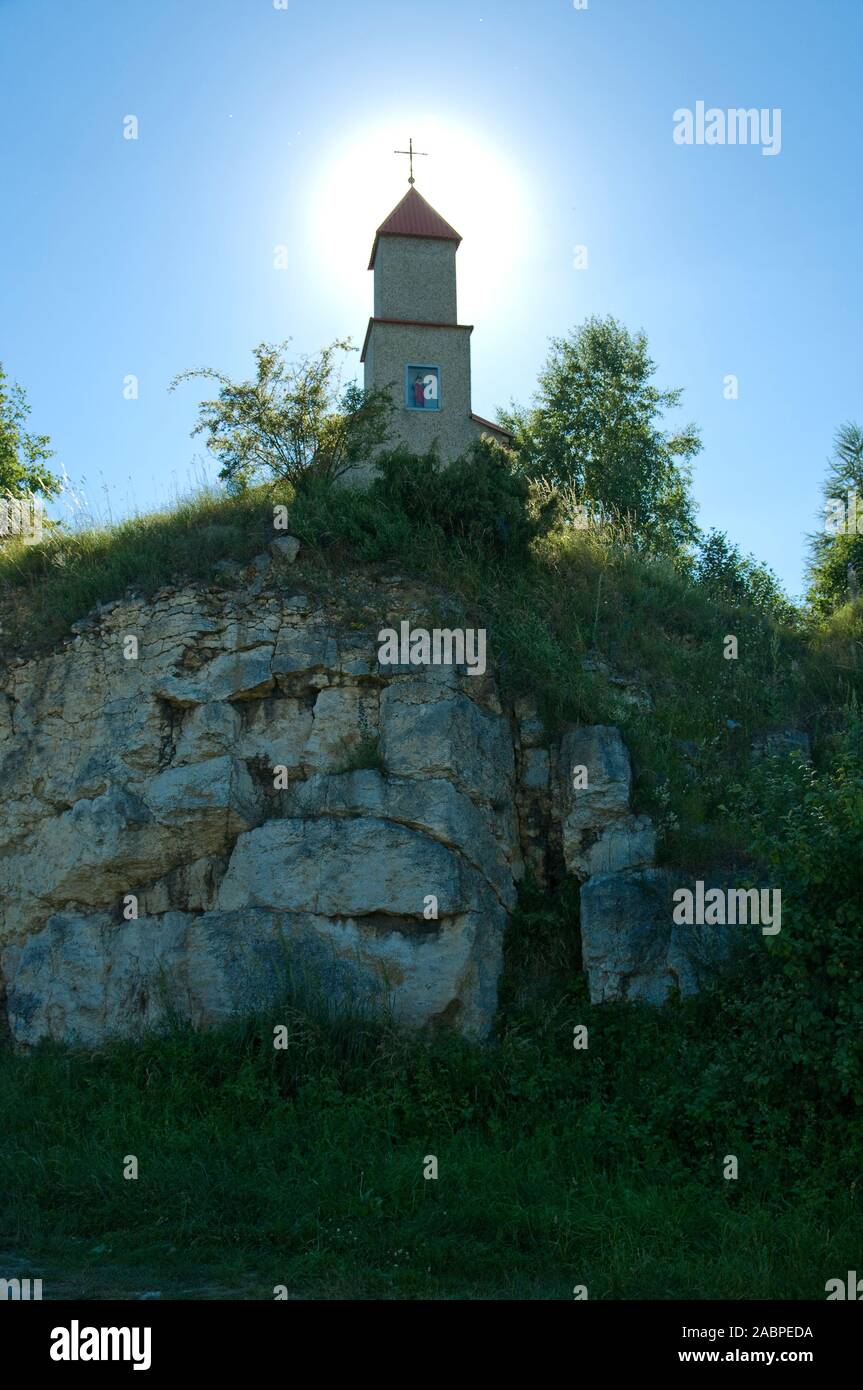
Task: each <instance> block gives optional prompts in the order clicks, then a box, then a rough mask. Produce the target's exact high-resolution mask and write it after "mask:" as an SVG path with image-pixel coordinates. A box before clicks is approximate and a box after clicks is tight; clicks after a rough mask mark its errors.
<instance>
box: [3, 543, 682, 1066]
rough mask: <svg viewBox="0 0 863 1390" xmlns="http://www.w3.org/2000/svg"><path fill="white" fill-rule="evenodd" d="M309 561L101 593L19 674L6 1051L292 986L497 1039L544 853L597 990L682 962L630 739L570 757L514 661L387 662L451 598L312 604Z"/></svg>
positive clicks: (8, 770)
mask: <svg viewBox="0 0 863 1390" xmlns="http://www.w3.org/2000/svg"><path fill="white" fill-rule="evenodd" d="M297 550H298V543H297V542H295V541H292V539H291V538H289V537H286V538H283V539H281V540H280V541H279V542H278V543H277V544H275V545H274V546H273V547H271V554H270V555H264V556H259V557H258V559H257V560H256V561H255V562H253V563H252V565H251V566H250V567H248V569H247V570H246V571H245V575H244V576H240V578H241V580H242V582H240V584H239V586H238V587H226V586H230V585H231V584H233V583H234V582H235V581H236V580H237V578H238V573H237V569H238V567H236V566H230V567H228V566H226V567H225V572H226V574H225V580H224V582H223V583H220V584H214V585H211V586H202V585H188V586H186V587H182V588H166V589H165V590H163V591H161V592H160V593H159V594H157V595H156V596H155V597H154V598H152V599H150V600H148V601H144V600H143V599H136V598H134V597H132V598H127V599H125V600H123V601H121V602H117V603H114V604H111V605H108V606H106V607H104V608H102V609H100V610H98V611H97V612H96V613H94V614H93V615H91V616H90V617H89V618H87V619H85V620H83V621H82V622H80V623H78V624H76V625H75V629H74V631H75V633H76V635H75V636H74V638H72V639H70V640H69V641H67V642H66V643H65V644H64V645H63V646H62V647H61V649H60V650H57V651H54V652H52V653H51V654H49V655H45V656H40V657H36V658H32V659H29V660H27V659H22V658H17V659H15V660H13V661H12V662H10V663H9V664H8V665H7V666H6V667H5V668H4V669H3V670H2V672H0V788H2V791H0V800H2V810H3V816H2V827H0V901H2V903H3V917H2V922H0V1014H2V1013H3V1012H5V1024H4V1026H5V1025H8V1028H9V1030H10V1031H11V1034H12V1037H13V1039H14V1040H15V1041H16V1042H17V1043H18V1044H20V1045H22V1046H24V1047H27V1046H31V1045H33V1044H35V1043H36V1042H38V1041H39V1040H40V1039H42V1038H46V1037H52V1038H56V1039H62V1040H68V1041H73V1042H79V1043H83V1044H86V1045H96V1044H99V1043H100V1042H102V1041H104V1040H105V1039H107V1038H109V1037H110V1036H112V1035H118V1034H119V1035H132V1036H134V1035H135V1034H137V1033H138V1032H140V1031H141V1030H142V1029H143V1028H145V1027H149V1026H153V1025H158V1024H159V1022H160V1021H161V1020H163V1019H164V1018H165V1016H166V1014H168V1013H170V1012H172V1011H173V1012H176V1013H178V1014H180V1015H182V1016H185V1017H188V1018H190V1019H192V1020H193V1021H194V1022H195V1023H196V1024H198V1025H201V1026H207V1025H210V1024H213V1023H215V1022H218V1021H219V1020H221V1019H224V1018H226V1017H227V1016H229V1015H230V1014H232V1013H234V1012H236V1011H238V1010H249V1009H253V1008H256V1007H258V1006H260V1005H263V1004H265V1003H266V1002H267V1001H268V1000H270V999H272V998H273V997H276V996H278V995H279V993H280V991H282V990H283V989H284V987H285V982H286V978H287V977H289V976H292V975H293V974H294V972H295V971H296V970H298V969H301V970H302V971H303V973H304V976H311V977H313V978H314V980H315V981H316V982H317V987H318V988H320V989H321V990H322V991H323V992H324V994H325V995H326V996H327V998H328V999H329V1000H331V1001H336V1002H337V1003H339V1004H341V1002H342V1001H344V1002H345V1004H347V1003H348V1002H350V1003H351V1004H352V1006H356V1007H365V1006H366V1004H374V1005H375V1006H376V1007H377V1006H379V1005H382V1004H383V1005H386V1006H388V1007H390V1008H391V1009H392V1010H393V1012H394V1014H395V1016H396V1017H397V1018H398V1019H399V1020H401V1021H402V1022H403V1023H405V1024H406V1025H408V1026H410V1027H415V1028H419V1027H424V1026H437V1025H447V1026H453V1027H456V1028H458V1029H460V1030H461V1031H463V1032H465V1033H468V1034H471V1035H476V1036H482V1035H484V1034H485V1033H487V1032H488V1030H489V1027H490V1025H491V1022H492V1019H493V1016H494V1011H495V1008H496V1003H497V983H498V978H499V974H500V969H501V963H502V951H503V934H504V929H505V925H506V921H507V917H508V914H509V913H510V911H511V910H512V908H513V907H514V905H515V902H516V886H517V883H518V881H519V879H520V878H521V876H522V874H523V872H524V870H525V867H526V866H527V867H529V868H530V869H531V871H532V872H533V873H535V874H536V876H537V877H538V878H539V879H540V880H541V881H543V880H544V881H553V880H555V879H556V878H559V877H560V876H562V875H563V874H565V873H569V874H573V875H575V876H576V877H577V878H578V879H579V880H581V881H582V882H583V884H584V887H583V890H582V900H583V919H584V921H583V935H584V961H585V966H586V969H587V972H588V976H589V980H590V987H591V992H592V995H593V997H594V998H596V999H605V998H616V997H620V996H621V995H622V994H627V995H628V996H629V997H633V996H637V997H642V998H651V999H654V998H655V999H659V998H661V997H663V995H664V992H666V991H667V989H668V987H669V981H670V980H671V975H672V974H673V973H674V971H675V970H677V971H678V974H680V973H681V971H683V973H685V970H684V967H683V966H680V965H679V962H678V955H679V951H678V946H677V944H676V943H675V940H674V939H673V938H670V937H669V927H668V922H666V921H665V919H664V918H662V917H661V913H659V912H658V910H656V909H655V902H654V899H655V897H656V892H655V889H656V887H657V885H658V882H659V880H655V879H654V878H653V877H651V875H652V874H654V873H655V871H653V870H651V869H650V868H649V865H650V864H651V863H652V857H653V849H654V835H653V830H652V827H651V824H650V822H649V820H648V819H647V818H646V817H643V816H635V815H633V814H632V811H631V809H630V790H631V788H630V783H631V775H630V766H629V757H628V754H627V751H626V748H625V746H624V744H623V741H622V739H621V736H620V733H619V731H618V730H617V729H616V728H612V727H607V726H587V727H571V728H568V729H566V730H565V731H564V733H563V735H562V737H560V738H558V739H557V740H554V741H549V740H548V739H547V738H546V736H545V735H544V732H543V728H542V724H541V722H540V721H539V719H538V718H537V716H536V711H535V710H533V709H532V708H531V707H530V706H529V705H524V704H518V705H516V707H515V708H505V707H504V705H503V703H502V701H501V696H500V692H499V690H498V686H497V682H496V678H495V675H494V672H493V669H492V668H491V666H490V667H489V670H488V672H487V673H486V674H484V675H481V676H476V675H472V674H468V672H467V670H466V669H464V668H454V667H446V666H437V667H436V666H404V667H398V666H382V665H381V664H379V661H378V645H379V644H378V637H377V634H378V632H379V631H380V629H381V628H383V627H394V626H397V625H398V623H399V622H400V621H401V620H403V619H408V621H410V622H411V623H412V624H413V625H414V626H418V625H419V626H426V627H429V626H431V625H432V624H431V623H430V621H429V620H428V619H427V618H425V619H424V616H423V615H424V614H428V613H429V612H432V611H435V612H437V611H439V609H438V606H439V604H440V602H441V596H440V595H431V594H428V593H427V592H425V591H423V590H421V589H419V588H417V587H416V586H412V585H411V584H409V583H407V582H406V581H402V580H399V579H394V580H387V581H384V580H376V581H374V582H372V581H371V580H368V581H366V580H363V579H361V578H359V577H358V576H356V575H354V576H353V577H351V578H349V579H344V580H343V581H340V582H338V583H333V584H331V585H330V587H329V589H328V592H327V593H326V596H325V597H323V598H316V597H313V596H310V595H309V594H308V593H303V592H297V591H295V590H296V588H298V587H299V581H298V580H297V579H296V577H295V576H296V573H297V571H296V568H295V567H294V562H295V560H296V557H297ZM229 576H230V577H229ZM490 651H491V648H490ZM651 894H652V895H653V896H652V897H651V896H650V895H651ZM645 895H647V896H645ZM648 898H650V902H651V903H653V906H652V907H651V906H649V905H648V903H647V899H648ZM668 921H669V922H670V916H669V919H668ZM681 949H682V947H681ZM669 962H671V963H672V964H669ZM675 962H677V963H675ZM687 978H688V977H687ZM622 981H626V982H627V983H626V984H625V985H624V984H622V983H621V982H622ZM0 1022H3V1019H2V1018H0Z"/></svg>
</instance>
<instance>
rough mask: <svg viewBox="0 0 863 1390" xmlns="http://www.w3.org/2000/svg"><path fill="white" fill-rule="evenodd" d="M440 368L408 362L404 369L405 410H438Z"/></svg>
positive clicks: (439, 406)
mask: <svg viewBox="0 0 863 1390" xmlns="http://www.w3.org/2000/svg"><path fill="white" fill-rule="evenodd" d="M440 408H441V393H440V367H436V366H429V365H428V364H426V365H425V366H423V365H422V364H421V363H416V362H409V363H408V365H407V366H406V367H405V409H406V410H440Z"/></svg>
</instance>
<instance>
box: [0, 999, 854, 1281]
mask: <svg viewBox="0 0 863 1390" xmlns="http://www.w3.org/2000/svg"><path fill="white" fill-rule="evenodd" d="M573 1020H578V1021H580V1022H584V1023H586V1024H587V1025H588V1027H589V1036H590V1046H589V1048H588V1050H587V1051H583V1052H575V1051H573V1049H572V1045H571V1037H572V1024H573ZM274 1021H276V1022H286V1023H287V1024H288V1028H289V1036H290V1044H289V1047H288V1049H287V1050H285V1051H276V1050H274V1049H273V1047H272V1037H273V1031H272V1029H273V1022H274ZM702 1030H703V1017H702V1015H701V1013H700V1012H699V1006H698V1005H697V1004H696V1005H692V1006H690V1007H689V1008H688V1009H687V1008H683V1007H681V1010H680V1012H679V1013H678V1014H677V1015H676V1016H675V1014H674V1012H673V1011H672V1013H671V1014H670V1015H669V1016H666V1017H664V1019H663V1015H661V1014H656V1013H652V1012H651V1011H645V1010H639V1009H627V1008H625V1007H624V1008H620V1009H611V1010H609V1009H603V1010H598V1009H593V1008H591V1006H590V1005H589V1004H588V1003H587V1001H586V999H585V997H584V994H583V992H582V990H581V986H580V983H579V984H577V985H575V986H574V987H573V988H572V989H571V990H570V991H569V992H568V993H567V994H566V995H565V996H563V997H560V998H558V999H557V1000H556V1001H555V1002H553V1003H548V1002H546V1003H545V1004H543V1005H542V1006H540V1007H534V1009H533V1011H532V1012H531V1011H527V1012H523V1011H522V1012H519V1011H516V1012H514V1013H512V1014H511V1015H510V1017H509V1019H508V1020H507V1021H506V1022H505V1024H504V1027H503V1029H502V1031H501V1035H500V1037H499V1038H498V1039H497V1040H496V1042H495V1043H494V1045H492V1046H489V1047H486V1048H480V1047H477V1046H475V1045H471V1044H469V1043H466V1042H463V1041H460V1040H459V1039H456V1038H452V1037H450V1038H442V1039H438V1040H436V1041H434V1042H431V1043H423V1042H416V1041H409V1040H406V1039H405V1038H403V1037H401V1036H400V1035H399V1034H398V1033H397V1032H396V1031H395V1030H394V1029H393V1028H392V1027H391V1026H390V1025H388V1024H387V1023H385V1022H380V1023H375V1022H374V1021H373V1020H370V1019H369V1017H368V1016H367V1015H366V1016H362V1017H357V1018H355V1019H352V1018H350V1017H347V1018H342V1019H341V1020H334V1019H332V1018H330V1017H326V1018H325V1017H323V1015H322V1013H321V1011H320V1009H319V1008H316V1007H315V1005H314V1003H311V1004H310V1003H309V1001H308V1000H305V1001H302V1002H301V1003H300V1004H297V1003H296V1002H293V1003H288V1002H287V1001H286V1003H285V1005H284V1007H283V1008H282V1009H281V1010H279V1009H277V1010H275V1011H274V1012H273V1013H272V1014H271V1015H268V1016H265V1017H261V1018H258V1019H252V1020H247V1021H246V1022H245V1023H243V1024H239V1023H238V1024H236V1025H232V1026H229V1027H226V1028H223V1029H222V1030H220V1031H219V1032H217V1033H211V1034H207V1035H195V1034H193V1033H191V1032H188V1031H184V1030H182V1029H178V1030H175V1031H174V1032H173V1033H172V1034H170V1035H169V1036H167V1037H163V1038H155V1037H152V1038H149V1039H147V1040H145V1042H144V1043H142V1044H130V1043H121V1044H116V1045H114V1046H113V1047H110V1048H109V1049H107V1050H105V1051H104V1052H102V1053H99V1054H88V1053H82V1052H75V1051H74V1050H68V1049H58V1048H54V1047H47V1046H46V1047H42V1048H40V1049H38V1050H37V1051H36V1052H35V1053H34V1054H33V1055H31V1056H29V1057H20V1056H13V1055H11V1054H9V1053H5V1054H2V1055H0V1106H2V1110H3V1113H4V1117H5V1121H6V1123H5V1126H4V1134H3V1138H2V1140H0V1163H2V1171H3V1174H4V1183H3V1195H2V1199H0V1250H2V1249H4V1248H7V1247H8V1248H12V1247H14V1249H15V1252H16V1259H17V1261H18V1264H19V1266H20V1267H21V1268H25V1267H26V1269H28V1270H32V1272H33V1273H34V1275H35V1276H37V1277H38V1276H39V1275H41V1276H42V1277H43V1278H45V1280H46V1294H47V1296H49V1297H50V1296H51V1291H52V1280H53V1281H54V1287H55V1288H58V1289H59V1288H65V1287H68V1286H69V1284H70V1281H71V1283H72V1285H73V1286H74V1287H76V1288H78V1289H80V1290H84V1291H88V1290H89V1291H90V1292H92V1291H94V1290H101V1291H102V1293H103V1296H107V1294H108V1293H110V1292H114V1293H117V1294H120V1295H122V1294H123V1293H124V1292H125V1293H126V1294H127V1295H129V1294H130V1293H134V1292H135V1291H136V1290H141V1289H159V1290H162V1291H163V1292H164V1293H165V1294H166V1295H167V1294H168V1293H171V1292H173V1293H175V1294H178V1295H180V1296H182V1295H183V1291H184V1290H191V1291H192V1292H193V1295H194V1296H196V1297H200V1296H204V1297H207V1296H217V1295H218V1294H219V1292H220V1291H224V1290H226V1289H230V1290H234V1291H238V1292H239V1295H240V1296H243V1297H250V1298H255V1297H260V1298H270V1297H272V1296H273V1293H272V1291H273V1288H274V1287H275V1286H276V1285H280V1284H284V1285H286V1286H287V1288H288V1290H289V1293H290V1296H291V1297H300V1298H310V1297H329V1298H407V1299H419V1298H431V1299H450V1298H458V1297H469V1298H494V1299H507V1298H543V1299H548V1298H551V1299H558V1298H559V1299H568V1298H571V1297H572V1288H573V1286H574V1285H575V1284H576V1283H584V1284H586V1285H587V1286H588V1290H589V1296H590V1297H591V1298H594V1299H595V1298H661V1299H665V1298H687V1297H695V1298H706V1297H714V1298H728V1299H734V1298H787V1299H799V1298H817V1297H820V1296H822V1290H823V1286H824V1283H825V1282H826V1280H827V1279H828V1278H830V1277H833V1276H834V1275H835V1274H836V1272H837V1271H843V1270H845V1269H848V1268H854V1267H855V1260H856V1259H857V1258H858V1255H859V1241H860V1235H861V1226H860V1213H859V1209H858V1208H857V1207H856V1206H855V1202H854V1199H853V1195H852V1194H851V1193H849V1190H848V1183H847V1173H846V1172H845V1167H844V1163H843V1158H842V1148H841V1144H836V1145H832V1144H830V1143H827V1144H825V1143H824V1141H823V1137H822V1141H821V1150H820V1162H819V1163H816V1164H815V1165H814V1166H812V1164H811V1159H812V1153H814V1152H815V1151H816V1148H815V1147H813V1149H812V1153H807V1154H800V1153H798V1154H797V1155H792V1156H789V1154H788V1152H787V1151H785V1149H784V1148H783V1146H782V1145H781V1144H778V1143H777V1144H775V1145H774V1144H771V1143H770V1142H766V1143H765V1142H764V1141H763V1138H762V1140H759V1139H758V1138H757V1136H755V1135H753V1134H752V1133H746V1132H745V1129H746V1121H745V1120H744V1119H738V1120H737V1121H736V1122H734V1123H732V1124H731V1126H730V1127H729V1125H728V1123H727V1121H726V1119H725V1118H724V1116H723V1117H722V1118H720V1119H719V1120H718V1121H713V1120H711V1118H710V1116H709V1114H708V1113H707V1111H706V1110H705V1112H704V1113H703V1114H702V1116H701V1119H700V1120H699V1121H698V1122H697V1124H696V1125H695V1127H694V1128H693V1126H692V1121H691V1117H690V1120H689V1121H687V1120H686V1110H687V1104H686V1103H685V1101H684V1097H685V1095H686V1092H687V1088H689V1087H691V1084H692V1080H693V1077H692V1075H691V1074H689V1073H691V1071H692V1067H691V1066H687V1065H686V1064H685V1063H684V1071H685V1072H686V1073H687V1076H686V1078H685V1080H684V1081H683V1082H681V1083H678V1082H674V1083H672V1084H671V1085H669V1084H668V1083H667V1082H666V1081H663V1080H662V1077H663V1068H664V1069H665V1074H666V1076H672V1077H673V1076H674V1075H675V1072H674V1052H675V1050H676V1049H677V1048H679V1047H680V1046H681V1045H686V1046H688V1047H689V1048H692V1047H695V1046H696V1045H697V1038H698V1035H699V1032H701V1031H702ZM695 1060H697V1059H693V1061H695ZM678 1087H679V1089H678ZM669 1106H670V1107H671V1112H672V1113H669ZM675 1109H677V1110H679V1114H678V1115H677V1116H676V1118H677V1119H678V1120H680V1124H681V1127H680V1132H679V1133H676V1132H675V1129H674V1127H673V1124H671V1123H670V1121H673V1120H674V1118H675V1115H674V1113H673V1112H674V1111H675ZM834 1137H835V1136H834ZM729 1151H733V1152H735V1153H737V1154H738V1155H739V1156H740V1162H741V1178H740V1180H739V1181H737V1182H729V1181H726V1180H724V1179H723V1177H722V1160H723V1156H724V1154H725V1153H727V1152H729ZM130 1154H134V1155H135V1156H136V1157H137V1159H138V1163H139V1177H138V1178H137V1180H124V1178H123V1177H122V1172H123V1166H124V1163H125V1161H126V1159H127V1156H128V1155H130ZM431 1154H433V1155H435V1156H436V1157H437V1160H438V1165H439V1170H438V1172H439V1176H438V1178H437V1179H436V1180H427V1179H425V1178H424V1177H423V1168H424V1164H425V1161H426V1159H427V1156H428V1155H431Z"/></svg>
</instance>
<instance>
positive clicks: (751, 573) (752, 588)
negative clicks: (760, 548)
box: [693, 530, 795, 621]
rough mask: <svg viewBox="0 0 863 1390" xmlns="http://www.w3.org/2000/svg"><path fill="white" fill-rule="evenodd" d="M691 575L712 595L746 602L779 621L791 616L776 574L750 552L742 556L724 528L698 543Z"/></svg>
mask: <svg viewBox="0 0 863 1390" xmlns="http://www.w3.org/2000/svg"><path fill="white" fill-rule="evenodd" d="M693 576H694V578H695V580H696V582H697V583H698V584H700V585H701V586H702V588H704V589H706V590H707V591H708V593H710V594H712V595H713V597H715V598H718V599H722V600H725V601H726V602H728V603H733V604H738V605H747V606H748V607H750V608H753V609H754V610H755V611H756V612H758V613H764V614H767V615H769V616H771V617H774V618H777V619H779V620H780V621H790V620H792V619H793V617H794V615H795V609H794V606H793V605H792V604H791V603H790V602H789V600H788V598H787V597H786V595H785V593H784V592H783V589H782V585H781V584H780V583H779V580H778V579H777V577H776V575H775V574H774V573H773V571H772V570H771V569H769V568H768V567H767V566H766V565H762V564H760V563H759V561H757V560H756V559H755V557H754V556H752V555H746V556H744V555H742V554H741V553H740V550H739V549H738V547H737V546H736V545H734V544H733V543H732V542H731V541H729V539H728V536H727V535H726V534H725V532H724V531H716V530H711V531H709V532H708V534H707V535H706V536H703V537H702V538H701V539H700V541H699V543H698V553H697V557H696V560H695V564H694V566H693Z"/></svg>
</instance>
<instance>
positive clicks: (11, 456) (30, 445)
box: [0, 362, 62, 497]
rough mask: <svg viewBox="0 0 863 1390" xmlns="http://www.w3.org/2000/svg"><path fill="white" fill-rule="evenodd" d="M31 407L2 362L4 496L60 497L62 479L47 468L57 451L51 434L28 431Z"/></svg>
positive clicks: (0, 479)
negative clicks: (33, 495) (49, 460)
mask: <svg viewBox="0 0 863 1390" xmlns="http://www.w3.org/2000/svg"><path fill="white" fill-rule="evenodd" d="M29 414H30V406H29V405H28V404H27V396H26V394H25V392H24V388H23V387H22V386H18V385H17V384H15V383H14V382H10V381H9V379H8V377H7V376H6V373H5V371H4V370H3V364H2V362H0V496H2V497H27V496H30V495H32V494H38V495H39V496H41V497H56V495H57V493H58V492H59V491H60V489H61V487H62V482H61V480H60V479H59V478H58V477H56V476H55V474H53V473H52V472H51V471H50V469H49V468H48V467H47V462H48V459H50V458H53V457H54V450H53V449H52V448H51V447H50V446H51V441H50V439H49V438H48V436H47V434H29V433H28V432H27V430H26V429H25V424H26V421H27V417H28V415H29Z"/></svg>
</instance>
